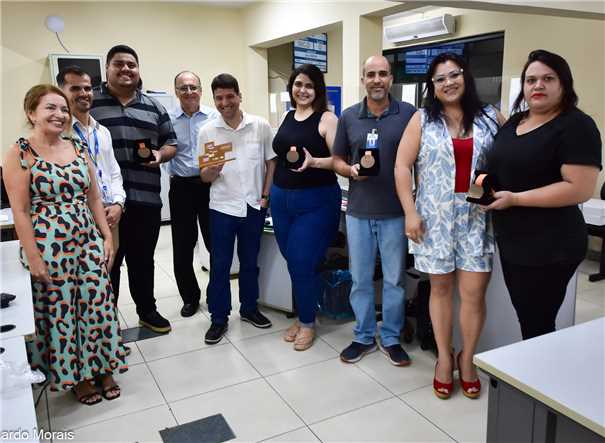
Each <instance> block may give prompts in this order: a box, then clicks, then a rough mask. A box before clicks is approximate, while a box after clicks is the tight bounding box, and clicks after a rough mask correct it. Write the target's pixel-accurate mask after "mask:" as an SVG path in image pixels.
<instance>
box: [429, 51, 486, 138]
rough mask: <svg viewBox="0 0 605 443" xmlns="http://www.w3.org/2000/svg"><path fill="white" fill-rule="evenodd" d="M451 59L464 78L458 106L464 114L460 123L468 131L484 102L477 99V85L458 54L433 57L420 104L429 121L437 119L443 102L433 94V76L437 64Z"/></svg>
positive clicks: (448, 53) (441, 110)
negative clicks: (423, 96) (424, 94)
mask: <svg viewBox="0 0 605 443" xmlns="http://www.w3.org/2000/svg"><path fill="white" fill-rule="evenodd" d="M447 61H452V62H454V63H455V64H457V65H458V67H460V68H461V69H462V71H463V74H462V77H463V79H464V94H463V95H462V98H461V100H460V106H461V107H462V112H463V114H464V116H463V118H462V124H463V126H464V131H465V132H470V130H471V128H472V127H473V121H474V120H475V117H476V116H478V115H481V111H482V109H483V106H484V104H483V103H481V100H479V94H477V87H476V86H475V78H474V77H473V75H472V74H471V71H470V69H469V68H468V65H467V63H466V61H465V60H464V59H463V58H462V57H461V56H459V55H458V54H453V53H451V52H444V53H443V54H439V55H438V56H437V57H435V58H434V59H433V61H432V62H431V64H430V66H429V70H428V71H427V73H426V79H425V82H426V91H425V92H426V96H425V98H424V101H423V103H422V106H423V107H424V109H425V110H426V112H427V114H428V118H429V121H438V120H439V118H440V117H441V115H442V114H443V104H442V103H441V102H440V101H439V100H438V99H437V97H436V96H435V85H434V84H433V76H434V75H435V71H436V70H437V66H438V65H440V64H441V63H445V62H447Z"/></svg>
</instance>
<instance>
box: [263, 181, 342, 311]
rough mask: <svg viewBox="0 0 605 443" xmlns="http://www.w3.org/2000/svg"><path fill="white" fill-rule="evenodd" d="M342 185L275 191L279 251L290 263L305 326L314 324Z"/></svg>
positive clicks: (272, 211)
mask: <svg viewBox="0 0 605 443" xmlns="http://www.w3.org/2000/svg"><path fill="white" fill-rule="evenodd" d="M340 201H341V191H340V187H339V186H338V185H336V184H335V185H332V186H322V187H317V188H306V189H284V188H280V187H278V186H275V185H273V187H272V188H271V215H272V217H273V229H274V231H275V238H276V239H277V244H278V245H279V250H280V251H281V253H282V255H283V256H284V258H285V259H286V262H287V263H288V271H289V273H290V279H291V280H292V288H293V289H294V298H295V301H296V310H297V312H298V318H299V320H300V322H301V323H313V322H314V321H315V314H316V312H317V303H318V301H319V296H320V294H321V291H322V284H321V279H320V276H319V273H318V272H317V268H318V266H319V265H320V264H321V263H322V261H323V260H324V258H325V255H326V250H327V249H328V246H330V243H331V242H332V240H333V239H334V235H335V234H336V230H337V229H338V222H339V220H340Z"/></svg>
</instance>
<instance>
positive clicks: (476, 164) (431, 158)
mask: <svg viewBox="0 0 605 443" xmlns="http://www.w3.org/2000/svg"><path fill="white" fill-rule="evenodd" d="M420 112H421V114H420V115H421V117H420V119H421V126H422V135H421V140H420V150H419V152H418V158H417V159H416V163H415V165H414V167H415V172H416V177H417V183H418V188H417V190H416V210H417V211H418V214H419V215H420V217H421V218H422V220H423V222H424V225H425V234H424V236H423V238H422V241H421V242H419V243H416V242H409V250H410V253H412V254H420V255H428V256H434V257H437V258H440V259H444V258H447V257H449V256H450V255H451V252H452V251H453V250H454V238H453V232H454V223H461V224H463V225H464V229H465V230H467V232H468V236H467V237H466V238H465V239H463V240H462V241H461V245H460V246H461V247H462V249H463V251H464V252H465V253H467V254H468V255H469V256H471V257H476V256H481V255H483V254H485V253H493V252H494V235H493V229H492V226H491V223H490V219H489V217H490V216H489V214H486V213H485V212H482V211H481V210H480V208H479V205H476V204H471V203H468V202H466V203H465V205H466V210H465V212H466V216H465V217H464V218H465V220H455V217H454V188H455V179H456V178H455V176H456V160H455V158H454V148H453V145H452V137H451V136H450V134H449V132H448V130H447V124H446V123H445V120H443V118H441V119H440V120H439V121H434V122H432V121H429V120H428V118H427V114H426V111H425V110H424V109H423V110H421V111H420ZM484 112H485V114H483V115H481V116H480V117H476V118H475V121H474V122H473V160H472V165H471V179H472V178H474V171H475V170H476V169H479V170H484V169H485V168H486V163H487V160H486V157H487V153H488V151H489V150H490V149H491V148H492V145H493V142H494V136H495V135H496V132H497V131H498V123H497V122H498V120H497V117H496V110H495V108H493V107H492V106H486V107H485V108H484Z"/></svg>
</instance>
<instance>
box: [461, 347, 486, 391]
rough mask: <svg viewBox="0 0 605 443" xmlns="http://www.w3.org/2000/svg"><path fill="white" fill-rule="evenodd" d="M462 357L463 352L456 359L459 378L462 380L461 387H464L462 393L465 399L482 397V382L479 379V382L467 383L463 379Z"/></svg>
mask: <svg viewBox="0 0 605 443" xmlns="http://www.w3.org/2000/svg"><path fill="white" fill-rule="evenodd" d="M461 355H462V351H460V352H459V353H458V356H457V357H456V363H457V364H458V378H459V379H460V385H461V386H462V393H463V394H464V396H465V397H467V398H470V399H473V400H474V399H476V398H479V396H480V395H481V380H479V377H477V380H473V381H465V380H464V379H463V378H462V370H461V369H460V356H461Z"/></svg>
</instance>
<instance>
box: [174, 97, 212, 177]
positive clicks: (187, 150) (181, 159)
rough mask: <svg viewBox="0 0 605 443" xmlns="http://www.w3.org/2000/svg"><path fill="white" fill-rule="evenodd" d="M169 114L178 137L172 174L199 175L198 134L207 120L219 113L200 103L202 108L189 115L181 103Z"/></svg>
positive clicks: (181, 175) (182, 175) (183, 175)
mask: <svg viewBox="0 0 605 443" xmlns="http://www.w3.org/2000/svg"><path fill="white" fill-rule="evenodd" d="M169 114H170V120H172V126H173V127H174V132H175V133H176V137H177V145H176V155H175V156H174V157H173V158H172V160H170V175H178V176H179V177H193V176H198V175H199V174H200V167H199V163H198V159H197V157H198V151H199V149H198V146H197V134H198V132H199V130H200V128H201V127H202V126H204V125H205V124H206V121H207V120H211V119H213V118H215V117H216V116H217V115H218V113H217V112H216V111H215V110H214V109H212V108H209V107H207V106H203V105H200V110H199V111H197V112H196V113H195V114H193V115H192V116H191V117H189V116H188V115H187V114H185V112H184V111H183V109H182V108H181V106H180V105H179V106H177V107H176V108H174V109H173V110H171V111H170V112H169Z"/></svg>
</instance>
